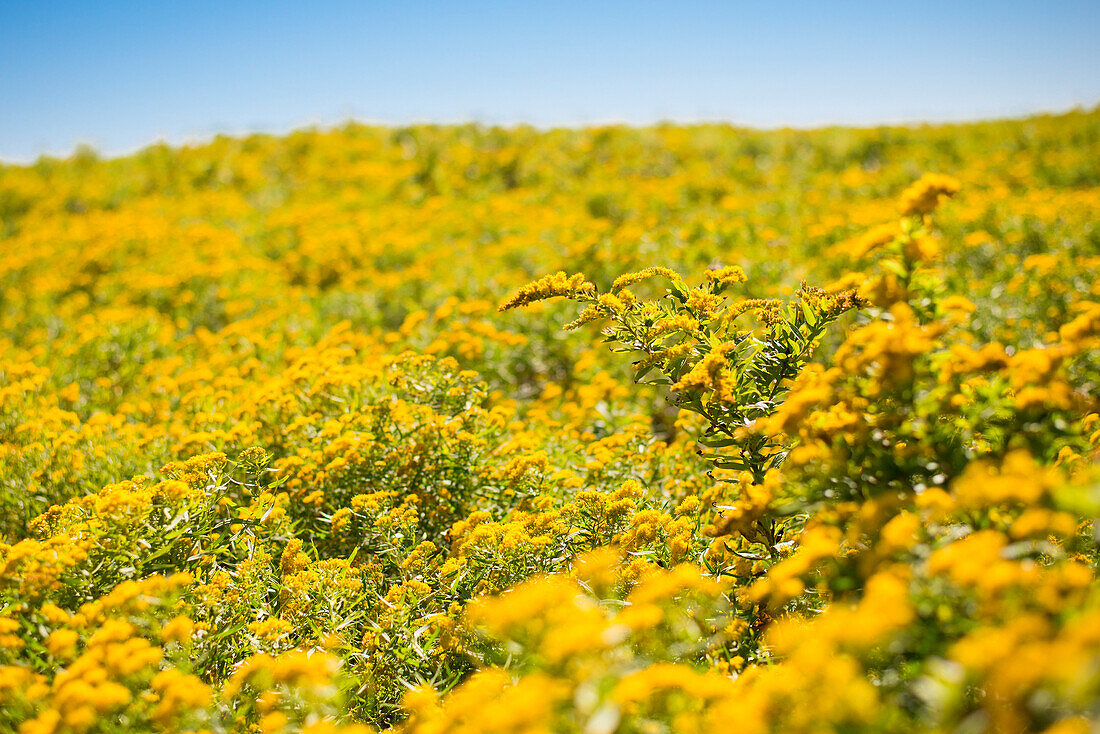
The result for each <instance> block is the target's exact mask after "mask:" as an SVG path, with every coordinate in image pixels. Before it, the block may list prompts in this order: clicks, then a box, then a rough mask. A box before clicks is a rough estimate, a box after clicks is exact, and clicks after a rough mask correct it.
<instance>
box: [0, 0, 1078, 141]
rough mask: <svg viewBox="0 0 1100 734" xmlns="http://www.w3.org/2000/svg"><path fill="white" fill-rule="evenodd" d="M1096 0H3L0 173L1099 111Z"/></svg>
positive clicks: (0, 14)
mask: <svg viewBox="0 0 1100 734" xmlns="http://www.w3.org/2000/svg"><path fill="white" fill-rule="evenodd" d="M1098 39H1100V2H1098V1H1097V0H1084V1H1079V2H1061V1H1059V0H1047V1H1046V2H1031V1H1025V0H1005V1H1004V2H964V1H962V0H954V1H952V2H940V1H939V0H924V1H923V2H919V3H900V2H861V3H857V2H843V1H842V0H819V1H818V2H812V3H809V2H808V3H794V2H766V1H765V0H761V1H760V2H753V3H737V2H729V3H702V2H690V1H687V0H681V1H679V2H668V3H649V2H641V1H635V2H587V3H581V2H577V3H574V2H566V1H555V2H551V1H548V2H543V3H532V2H511V3H503V2H500V3H492V2H465V3H462V2H450V3H443V2H440V3H428V2H387V3H381V2H324V1H323V0H317V1H316V2H311V3H305V2H303V3H281V2H250V1H240V2H224V1H223V2H176V3H169V2H156V1H152V0H150V1H149V2H140V3H139V2H132V3H121V2H113V1H111V0H83V1H81V2H49V1H48V0H40V1H38V2H33V1H27V2H23V1H22V0H0V160H9V161H11V160H19V161H23V160H30V159H33V158H34V157H36V156H37V155H38V154H41V153H52V154H67V153H68V152H70V151H71V150H72V149H73V147H74V146H75V145H76V144H78V143H88V144H91V145H92V146H93V147H95V148H97V149H98V150H100V151H102V152H105V153H108V154H113V153H121V152H126V151H130V150H134V149H136V148H138V147H140V146H143V145H147V144H149V143H151V142H153V141H155V140H157V139H166V140H168V141H170V142H183V141H187V140H192V139H196V138H197V139H202V138H205V137H209V136H212V135H213V134H215V133H218V132H230V133H240V132H247V131H251V130H268V131H276V132H278V131H283V130H287V129H290V128H292V127H296V126H303V125H308V124H335V123H338V122H341V121H343V120H346V119H348V118H351V117H354V118H357V119H361V120H368V121H381V122H389V123H402V122H410V121H436V122H455V121H466V120H479V121H483V122H489V123H505V124H507V123H516V122H529V123H533V124H536V125H542V126H547V125H562V124H568V125H576V124H583V123H590V122H607V121H625V122H632V123H645V122H653V121H657V120H662V119H670V120H680V121H691V120H729V121H733V122H737V123H741V124H747V125H756V126H767V127H773V126H783V125H792V126H810V125H818V124H823V123H850V124H873V123H879V122H888V121H916V120H962V119H975V118H988V117H999V116H1011V115H1021V114H1026V113H1029V112H1034V111H1051V110H1063V109H1068V108H1071V107H1073V106H1075V105H1084V106H1088V107H1091V106H1093V105H1095V104H1097V103H1100V40H1098Z"/></svg>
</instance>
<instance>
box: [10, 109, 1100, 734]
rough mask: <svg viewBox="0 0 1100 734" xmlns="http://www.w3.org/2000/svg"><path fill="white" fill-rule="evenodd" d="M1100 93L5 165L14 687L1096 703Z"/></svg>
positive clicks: (610, 718)
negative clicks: (956, 114) (865, 113)
mask: <svg viewBox="0 0 1100 734" xmlns="http://www.w3.org/2000/svg"><path fill="white" fill-rule="evenodd" d="M1098 273H1100V109H1098V110H1094V111H1091V112H1074V113H1069V114H1064V115H1059V116H1043V117H1034V118H1030V119H1025V120H1018V121H1004V122H988V123H975V124H967V125H951V126H924V127H919V128H916V127H914V128H879V129H867V130H859V129H846V128H830V129H823V130H817V131H789V130H782V131H769V132H760V131H753V130H744V129H738V128H733V127H728V126H721V125H700V126H688V127H684V126H671V125H670V126H656V127H650V128H642V129H631V128H625V127H607V128H599V129H586V130H550V131H538V130H535V129H529V128H523V127H519V128H513V129H506V130H505V129H496V128H484V127H478V126H460V127H454V126H447V127H436V126H420V127H409V128H402V129H395V128H378V127H367V126H361V125H347V126H345V127H343V128H340V129H335V130H331V131H323V132H322V131H302V132H296V133H292V134H290V135H287V136H284V137H271V136H261V135H256V136H251V137H247V138H243V139H242V138H227V137H222V138H217V139H215V140H213V141H212V142H210V143H208V144H203V145H200V146H196V147H184V148H171V147H168V146H164V145H160V146H153V147H151V148H147V149H145V150H143V151H141V152H139V153H137V154H135V155H132V156H129V157H125V158H119V159H112V160H106V159H100V158H98V157H97V156H96V155H95V154H93V153H91V152H90V151H87V150H81V151H78V152H77V153H76V154H75V155H73V156H72V157H71V158H69V159H67V160H64V161H60V160H53V159H42V160H40V161H39V162H38V163H36V164H34V165H30V166H15V165H0V731H2V732H18V733H19V734H62V733H74V734H90V733H91V732H104V733H107V732H129V731H166V732H212V733H219V732H237V731H250V732H262V733H263V734H281V733H289V732H299V731H304V732H309V733H310V734H329V733H336V732H349V733H353V732H367V731H373V730H386V729H392V730H394V731H396V732H403V733H407V734H420V733H425V734H426V733H429V732H450V731H461V732H500V733H504V732H578V733H582V732H583V733H584V734H610V733H611V732H646V733H649V732H722V731H736V732H738V733H739V734H753V733H755V732H833V731H838V732H839V731H843V732H853V731H876V732H913V731H951V732H983V731H990V732H993V731H995V732H1023V731H1047V732H1058V733H1059V734H1069V733H1073V732H1089V731H1093V732H1095V731H1097V730H1100V584H1098V583H1097V580H1096V573H1097V562H1098V559H1100V555H1098V547H1100V544H1098V535H1097V526H1096V525H1095V524H1094V522H1095V521H1094V518H1097V517H1100V471H1098V470H1097V466H1096V464H1097V459H1098V458H1100V417H1098V412H1100V277H1098Z"/></svg>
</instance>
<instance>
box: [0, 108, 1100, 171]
mask: <svg viewBox="0 0 1100 734" xmlns="http://www.w3.org/2000/svg"><path fill="white" fill-rule="evenodd" d="M1095 112H1100V99H1098V100H1097V101H1095V102H1092V103H1076V104H1074V105H1073V106H1070V107H1062V108H1060V109H1039V110H1033V111H1028V112H1007V113H1005V114H1003V115H995V116H988V117H986V116H979V117H966V116H947V117H942V118H937V119H927V118H925V119H917V118H887V119H884V120H880V121H869V120H858V121H849V122H844V121H836V120H817V121H814V122H808V123H770V124H751V123H745V122H738V121H736V120H733V119H730V118H717V117H703V116H700V117H662V118H655V119H652V120H645V121H642V120H628V119H625V118H616V117H606V118H593V119H589V120H580V121H568V122H560V123H533V122H529V121H525V120H518V119H517V120H503V121H490V120H488V119H478V118H476V117H473V116H471V117H466V118H453V119H442V120H441V119H435V120H431V119H426V118H412V119H407V120H385V119H381V118H365V117H356V116H355V115H354V114H352V115H349V116H347V117H343V118H341V119H340V120H338V121H322V120H316V119H314V120H306V121H303V122H299V123H292V124H289V125H282V126H280V125H256V126H248V127H241V128H227V129H224V130H218V131H207V132H196V133H185V134H182V135H175V136H172V135H159V134H158V135H155V136H153V139H152V140H150V141H149V142H146V143H141V144H138V145H134V146H130V147H127V148H124V149H114V150H100V149H98V148H96V147H95V145H93V144H90V143H87V142H79V143H75V144H74V145H73V146H72V147H71V149H69V150H68V151H67V152H58V151H56V150H50V151H43V152H39V153H37V154H35V155H33V156H27V157H22V156H16V157H12V158H4V157H0V167H13V168H21V167H30V166H34V165H36V164H38V163H40V162H43V161H67V160H70V159H72V158H73V157H75V156H76V155H78V154H80V153H81V152H82V151H90V152H92V153H93V154H94V155H95V156H96V157H97V158H99V159H101V160H103V161H115V160H122V159H125V158H130V157H133V156H136V155H138V154H140V153H141V152H143V151H145V150H149V149H151V148H155V147H157V146H167V147H169V148H173V149H177V150H187V149H194V148H201V147H204V146H207V145H210V144H211V143H213V142H214V141H215V140H218V139H219V138H232V139H238V140H243V139H246V138H249V137H252V136H256V135H264V136H270V137H277V138H278V137H286V136H288V135H292V134H294V133H296V132H307V131H308V132H320V133H331V132H335V131H337V130H339V129H340V128H342V127H347V126H349V125H361V126H363V127H372V128H391V129H399V128H404V127H421V126H423V127H430V126H435V127H456V128H457V127H467V126H476V127H484V128H487V129H504V130H515V129H519V128H531V129H534V130H536V131H539V132H550V131H552V130H576V131H580V130H588V129H593V130H595V129H600V128H608V127H624V128H628V129H632V130H644V129H647V128H657V127H664V126H673V127H703V126H707V125H713V126H726V127H730V128H734V129H740V130H749V131H756V132H782V131H786V130H789V131H797V132H815V131H821V130H830V129H835V128H846V129H850V130H874V129H879V128H910V129H919V128H921V127H941V126H949V125H981V124H990V123H996V122H1022V121H1024V120H1028V119H1031V118H1040V117H1060V116H1066V115H1073V114H1089V113H1095Z"/></svg>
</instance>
